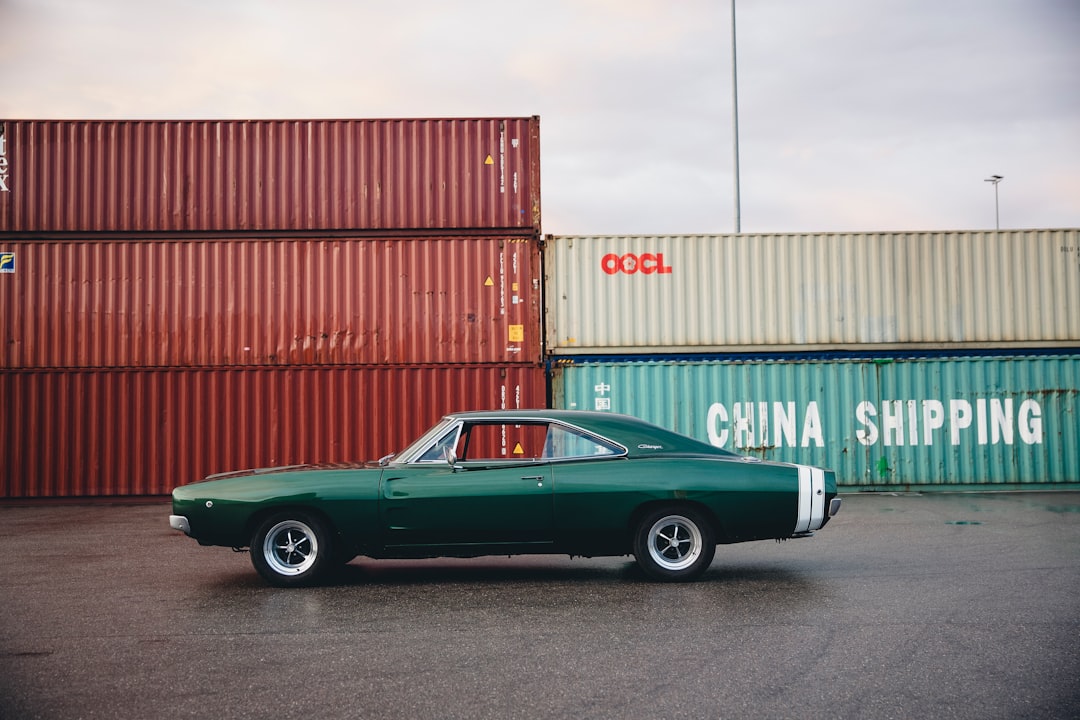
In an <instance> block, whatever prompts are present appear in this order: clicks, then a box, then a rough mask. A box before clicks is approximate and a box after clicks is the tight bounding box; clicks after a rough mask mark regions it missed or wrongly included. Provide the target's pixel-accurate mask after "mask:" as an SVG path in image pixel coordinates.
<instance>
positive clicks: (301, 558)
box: [251, 511, 334, 587]
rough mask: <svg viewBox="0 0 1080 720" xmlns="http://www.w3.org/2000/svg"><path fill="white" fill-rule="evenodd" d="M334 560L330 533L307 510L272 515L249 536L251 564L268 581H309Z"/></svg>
mask: <svg viewBox="0 0 1080 720" xmlns="http://www.w3.org/2000/svg"><path fill="white" fill-rule="evenodd" d="M333 563H334V549H333V547H331V540H330V533H329V532H327V530H326V527H325V526H324V524H323V523H322V522H321V521H320V520H319V519H318V518H316V517H314V516H312V515H310V514H308V513H304V512H299V511H297V512H285V513H278V514H276V515H273V516H271V517H269V518H267V519H266V520H265V521H264V522H262V523H261V524H260V525H259V527H258V528H256V530H255V534H254V535H252V537H251V564H252V565H254V566H255V569H256V570H257V571H258V572H259V574H260V575H262V576H263V578H264V579H265V580H266V581H267V582H268V583H270V584H271V585H276V586H278V587H296V586H301V585H311V584H313V583H315V582H317V581H318V580H319V578H320V577H322V575H323V574H324V573H325V572H326V570H327V569H328V568H329V567H331V566H332V565H333Z"/></svg>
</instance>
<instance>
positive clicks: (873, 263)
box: [545, 228, 1080, 355]
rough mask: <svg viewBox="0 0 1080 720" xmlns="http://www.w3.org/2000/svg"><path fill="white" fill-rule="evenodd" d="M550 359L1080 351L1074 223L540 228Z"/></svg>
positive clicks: (1079, 236)
mask: <svg viewBox="0 0 1080 720" xmlns="http://www.w3.org/2000/svg"><path fill="white" fill-rule="evenodd" d="M545 273H546V281H547V286H546V294H545V297H546V300H545V314H546V323H547V347H548V349H549V351H550V352H551V353H552V354H556V355H573V354H618V353H622V352H626V353H650V352H662V353H672V352H680V351H686V352H695V353H700V352H738V351H761V350H768V351H779V352H785V351H807V350H829V349H836V348H856V347H859V348H865V347H870V348H876V349H880V350H886V349H892V348H923V349H950V348H956V349H961V348H979V349H986V348H994V347H1001V348H1009V347H1029V348H1036V347H1058V348H1065V347H1078V346H1080V230H1078V229H1075V228H1074V229H1062V230H1015V231H988V232H965V231H950V232H909V233H820V234H802V233H797V234H779V235H771V234H762V235H750V234H747V235H678V236H667V235H661V236H599V237H591V236H548V237H547V239H546V271H545Z"/></svg>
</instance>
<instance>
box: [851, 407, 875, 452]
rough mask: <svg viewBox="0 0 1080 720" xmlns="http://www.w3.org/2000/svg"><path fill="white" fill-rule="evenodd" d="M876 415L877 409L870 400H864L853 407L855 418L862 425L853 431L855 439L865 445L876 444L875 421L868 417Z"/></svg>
mask: <svg viewBox="0 0 1080 720" xmlns="http://www.w3.org/2000/svg"><path fill="white" fill-rule="evenodd" d="M876 416H877V409H876V408H875V407H874V403H872V402H867V401H865V400H864V401H862V402H861V403H859V404H858V405H857V406H856V407H855V419H856V420H858V421H859V424H860V425H862V426H863V427H861V428H859V429H858V430H856V431H855V439H856V440H858V441H859V442H860V443H862V444H863V445H865V446H867V447H870V446H871V445H876V444H877V441H878V426H877V423H875V422H874V421H873V420H871V419H870V418H872V417H876Z"/></svg>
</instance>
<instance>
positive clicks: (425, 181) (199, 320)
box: [0, 118, 546, 497]
mask: <svg viewBox="0 0 1080 720" xmlns="http://www.w3.org/2000/svg"><path fill="white" fill-rule="evenodd" d="M0 128H2V131H3V136H4V137H5V144H4V150H5V154H6V160H7V168H8V170H9V173H8V177H7V178H6V179H5V188H6V191H3V192H0V269H2V270H3V273H2V274H0V308H2V309H3V321H2V323H3V324H2V325H0V340H2V350H0V365H2V367H3V382H2V384H0V404H2V406H3V408H4V410H3V412H4V418H3V430H2V435H3V437H2V438H0V440H2V445H0V497H35V496H92V495H153V494H161V493H167V492H169V491H170V490H171V489H172V487H173V486H175V485H177V484H181V483H184V482H190V481H191V480H194V479H198V478H199V477H202V476H204V475H207V474H210V473H214V472H221V471H225V470H230V469H237V468H240V467H253V466H274V465H284V464H293V463H302V462H339V461H351V460H357V459H369V458H374V457H378V456H381V455H383V454H386V453H389V452H393V451H395V450H397V449H400V447H402V446H403V445H404V444H405V443H406V442H408V441H409V440H411V439H412V437H413V436H415V435H416V434H417V433H419V432H420V431H422V430H423V429H424V428H425V427H426V426H427V425H429V424H430V423H432V422H433V421H434V420H436V419H437V418H438V417H439V416H440V415H441V414H443V413H445V412H448V411H451V410H457V409H463V408H491V407H524V406H540V405H543V404H544V402H545V400H546V382H545V377H544V369H543V366H542V363H541V349H540V348H541V338H540V333H539V328H540V311H541V306H540V258H539V243H538V236H537V233H538V230H539V221H540V204H539V128H538V120H537V119H536V118H508V119H459V120H370V121H368V120H347V121H283V122H272V121H251V122H230V121H207V122H42V121H14V122H12V121H3V122H0Z"/></svg>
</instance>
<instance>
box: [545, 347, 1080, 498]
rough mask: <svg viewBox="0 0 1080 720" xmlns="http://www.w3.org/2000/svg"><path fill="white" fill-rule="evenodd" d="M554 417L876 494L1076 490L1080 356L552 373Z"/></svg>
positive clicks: (652, 365)
mask: <svg viewBox="0 0 1080 720" xmlns="http://www.w3.org/2000/svg"><path fill="white" fill-rule="evenodd" d="M553 395H554V400H553V402H554V405H555V406H556V407H559V408H570V409H585V410H592V409H599V410H611V411H614V412H621V413H627V414H630V415H636V416H638V417H641V418H643V419H646V420H649V421H651V422H654V423H656V424H658V425H661V426H664V427H668V428H672V429H674V430H677V431H679V432H682V433H685V434H687V435H691V436H693V437H696V438H698V439H699V440H704V441H706V442H710V443H712V444H713V445H717V446H719V447H724V448H727V449H729V450H735V451H737V452H743V453H747V454H752V455H756V456H759V457H762V458H764V459H767V460H779V461H786V462H799V463H806V464H812V465H819V466H825V467H829V468H832V469H833V470H836V471H837V480H838V482H840V483H841V484H843V485H846V486H852V487H855V486H858V487H868V488H872V489H898V490H904V489H911V488H915V489H919V488H936V489H943V488H952V487H967V488H972V487H975V486H978V487H982V488H998V489H1000V488H1004V487H1015V488H1032V487H1037V486H1043V487H1052V486H1054V485H1060V484H1064V483H1070V484H1075V483H1080V354H1078V355H1046V356H1015V357H996V356H973V357H953V358H944V357H943V358H881V357H879V358H876V359H865V360H859V359H827V358H823V359H816V360H815V359H807V360H804V361H790V360H789V361H780V360H775V359H773V360H767V361H742V362H740V361H735V360H712V361H709V360H702V359H696V360H693V359H691V360H688V361H676V360H654V361H650V362H623V361H610V360H602V359H591V360H588V361H585V362H580V363H578V362H573V363H572V362H571V361H569V360H567V361H565V362H564V363H562V364H559V365H556V367H555V370H554V383H553Z"/></svg>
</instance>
